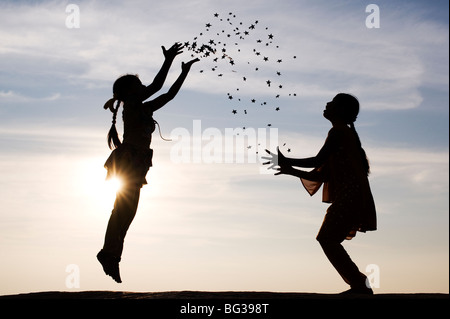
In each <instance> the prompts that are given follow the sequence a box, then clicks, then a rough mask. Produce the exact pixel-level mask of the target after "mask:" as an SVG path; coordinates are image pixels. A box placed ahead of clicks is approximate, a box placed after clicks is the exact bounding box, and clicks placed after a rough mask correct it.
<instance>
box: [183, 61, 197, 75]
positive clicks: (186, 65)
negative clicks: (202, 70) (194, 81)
mask: <svg viewBox="0 0 450 319" xmlns="http://www.w3.org/2000/svg"><path fill="white" fill-rule="evenodd" d="M198 61H200V59H199V58H195V59H193V60H191V61H189V62H186V63H184V62H181V71H183V72H189V70H190V69H191V66H192V64H194V63H195V62H198Z"/></svg>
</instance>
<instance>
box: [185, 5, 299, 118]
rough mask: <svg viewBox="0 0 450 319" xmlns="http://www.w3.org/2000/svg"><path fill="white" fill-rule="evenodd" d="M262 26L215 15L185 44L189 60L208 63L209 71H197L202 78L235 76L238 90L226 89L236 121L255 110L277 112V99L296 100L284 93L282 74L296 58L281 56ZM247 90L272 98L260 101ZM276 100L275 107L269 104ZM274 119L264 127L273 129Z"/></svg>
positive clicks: (232, 15)
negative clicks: (211, 74)
mask: <svg viewBox="0 0 450 319" xmlns="http://www.w3.org/2000/svg"><path fill="white" fill-rule="evenodd" d="M261 24H262V22H261V21H259V20H253V21H244V20H242V19H239V18H238V17H237V15H236V14H235V13H233V12H228V13H225V14H223V13H214V14H213V15H212V16H211V19H210V20H209V21H206V23H204V24H203V26H204V29H203V30H201V32H199V33H198V35H197V36H195V37H194V38H193V39H192V40H191V41H188V42H184V47H185V48H186V49H187V50H188V52H189V53H190V54H191V56H192V58H199V59H201V60H206V61H208V62H209V63H211V65H210V67H205V68H203V69H201V70H200V73H201V74H202V75H204V76H207V75H208V74H209V73H214V76H215V77H216V78H220V79H227V78H229V77H230V76H235V75H237V76H238V78H237V81H236V82H235V83H236V84H234V85H238V86H239V87H237V88H228V92H231V90H233V91H234V94H233V95H231V93H227V100H228V101H229V103H230V104H231V110H232V111H231V113H232V114H233V115H234V116H237V117H238V118H239V117H245V116H251V115H249V114H255V113H254V112H251V111H252V110H253V108H255V107H257V108H260V107H261V108H267V107H269V110H272V111H275V112H279V111H280V110H281V108H280V107H279V104H280V101H279V99H281V98H285V97H288V98H289V97H291V98H292V97H296V96H297V93H296V92H288V91H287V90H286V89H284V85H283V76H282V72H281V71H282V69H283V68H282V66H283V64H284V63H285V61H289V60H290V61H293V60H294V59H296V58H297V56H296V55H290V57H288V56H286V55H283V52H282V50H281V49H280V46H279V45H278V44H277V43H276V40H277V34H276V32H273V30H270V28H269V27H268V26H264V25H261ZM283 73H285V72H283ZM261 76H264V77H265V79H263V78H261ZM266 76H267V77H266ZM234 79H235V78H233V81H234ZM226 83H229V82H226ZM239 83H240V85H239ZM249 86H252V87H253V88H254V87H255V86H258V87H260V88H261V90H260V91H261V92H264V94H265V95H271V98H267V97H264V100H263V99H262V98H261V97H259V98H258V97H257V96H252V95H254V94H255V93H254V91H255V90H252V92H253V93H250V92H247V91H246V89H247V88H248V87H249ZM257 91H258V90H257ZM275 99H277V102H276V103H277V104H278V105H273V104H272V103H274V102H275ZM257 101H258V103H256V102H257ZM274 116H275V115H274ZM275 119H276V117H275V118H273V117H272V116H271V118H270V120H271V123H269V124H266V125H267V126H268V127H273V126H275V127H276V124H275V123H274V122H273V121H274V120H275ZM266 123H267V122H266ZM261 124H262V123H261Z"/></svg>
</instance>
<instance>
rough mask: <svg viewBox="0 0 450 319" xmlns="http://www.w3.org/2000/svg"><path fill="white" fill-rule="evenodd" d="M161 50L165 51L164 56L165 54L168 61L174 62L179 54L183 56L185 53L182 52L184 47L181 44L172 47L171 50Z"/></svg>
mask: <svg viewBox="0 0 450 319" xmlns="http://www.w3.org/2000/svg"><path fill="white" fill-rule="evenodd" d="M161 48H162V50H163V54H164V57H165V58H166V59H172V60H173V59H175V57H176V56H177V55H178V54H181V53H182V52H183V51H182V49H183V45H182V44H181V43H179V42H177V43H175V44H174V45H172V46H171V47H170V49H169V50H166V48H165V47H164V46H162V47H161Z"/></svg>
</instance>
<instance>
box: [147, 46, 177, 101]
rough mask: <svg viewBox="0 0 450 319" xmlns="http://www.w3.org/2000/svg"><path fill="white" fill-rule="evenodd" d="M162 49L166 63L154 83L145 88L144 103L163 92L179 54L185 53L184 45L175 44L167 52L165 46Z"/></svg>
mask: <svg viewBox="0 0 450 319" xmlns="http://www.w3.org/2000/svg"><path fill="white" fill-rule="evenodd" d="M161 48H162V50H163V54H164V57H165V60H164V63H163V65H162V67H161V69H160V70H159V72H158V74H156V76H155V78H154V80H153V82H152V83H151V84H150V85H148V86H147V87H146V88H145V90H144V94H143V96H142V101H145V100H146V99H148V98H149V97H150V96H152V95H153V94H155V93H156V92H158V91H159V90H161V88H162V87H163V85H164V81H165V80H166V78H167V74H168V73H169V69H170V67H171V65H172V62H173V60H174V59H175V57H176V56H177V55H178V54H180V53H182V52H183V51H181V49H182V48H183V45H182V44H180V43H175V44H174V45H172V47H170V49H169V50H166V48H165V47H164V46H162V47H161Z"/></svg>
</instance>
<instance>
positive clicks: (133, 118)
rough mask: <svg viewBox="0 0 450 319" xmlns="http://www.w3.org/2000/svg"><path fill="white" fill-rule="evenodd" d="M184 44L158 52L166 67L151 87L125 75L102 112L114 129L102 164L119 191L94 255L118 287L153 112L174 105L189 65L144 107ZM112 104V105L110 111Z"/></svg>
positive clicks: (148, 153) (148, 162) (147, 161)
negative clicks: (120, 120) (120, 132)
mask: <svg viewBox="0 0 450 319" xmlns="http://www.w3.org/2000/svg"><path fill="white" fill-rule="evenodd" d="M181 49H182V45H181V44H179V43H175V44H174V45H173V46H172V47H171V48H170V49H169V50H166V49H165V48H164V47H162V50H163V53H164V57H165V60H164V63H163V65H162V67H161V70H160V71H159V72H158V74H157V75H156V77H155V79H154V81H153V83H152V84H150V85H148V86H145V85H143V84H142V82H141V81H140V80H139V78H138V77H137V76H135V75H124V76H122V77H120V78H118V79H117V80H116V81H115V82H114V85H113V93H114V95H113V98H112V99H110V100H109V101H108V102H106V104H105V106H104V108H105V109H110V110H111V112H112V113H113V124H112V126H111V129H110V131H109V134H108V144H109V147H110V148H111V149H114V150H113V151H112V153H111V155H110V156H109V158H108V159H107V161H106V163H105V168H106V169H107V170H108V175H107V178H110V177H112V176H117V177H118V178H119V179H120V180H121V182H122V186H121V189H120V190H119V191H118V192H117V194H116V200H115V202H114V208H113V211H112V213H111V217H110V219H109V222H108V226H107V229H106V234H105V241H104V245H103V249H101V250H100V252H99V253H98V254H97V259H98V261H99V262H100V263H101V264H102V266H103V270H104V272H105V273H106V274H107V275H109V276H111V277H112V278H113V279H114V280H115V281H116V282H119V283H120V282H122V280H121V278H120V272H119V262H120V260H121V256H122V250H123V243H124V239H125V235H126V233H127V230H128V227H129V226H130V224H131V222H132V221H133V218H134V216H135V214H136V210H137V207H138V202H139V195H140V190H141V187H142V186H143V185H144V184H147V181H146V179H145V176H146V174H147V171H148V170H149V168H150V167H151V166H152V157H153V150H152V149H151V148H150V143H151V138H152V133H153V131H154V130H155V124H157V123H156V121H155V120H154V119H153V112H155V111H156V110H158V109H160V108H161V107H163V106H164V105H165V104H166V103H167V102H169V101H170V100H172V99H173V98H174V97H175V95H176V94H177V93H178V91H179V90H180V88H181V85H182V84H183V82H184V80H185V79H186V76H187V74H188V73H189V70H190V68H191V66H192V64H193V63H195V62H197V61H198V59H194V60H191V61H189V62H187V63H184V62H182V63H181V74H180V75H179V77H178V78H177V80H176V81H175V82H174V83H173V85H172V86H171V87H170V89H169V90H168V91H167V93H165V94H161V95H160V96H158V97H157V98H155V99H153V100H151V101H148V102H143V101H145V100H147V99H148V98H149V97H150V96H152V95H153V94H155V93H156V92H157V91H159V90H160V89H161V88H162V86H163V84H164V81H165V79H166V77H167V73H168V71H169V69H170V66H171V64H172V62H173V60H174V59H175V57H176V56H177V55H178V54H180V53H182V51H181ZM114 104H115V106H114ZM121 105H123V113H122V115H123V122H124V125H123V127H124V133H123V142H121V141H120V139H119V137H118V133H117V130H116V127H115V124H116V117H117V112H118V110H119V107H120V106H121Z"/></svg>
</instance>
